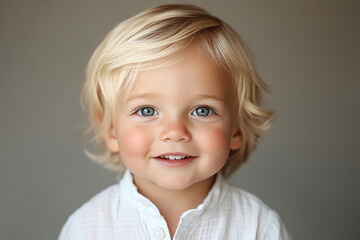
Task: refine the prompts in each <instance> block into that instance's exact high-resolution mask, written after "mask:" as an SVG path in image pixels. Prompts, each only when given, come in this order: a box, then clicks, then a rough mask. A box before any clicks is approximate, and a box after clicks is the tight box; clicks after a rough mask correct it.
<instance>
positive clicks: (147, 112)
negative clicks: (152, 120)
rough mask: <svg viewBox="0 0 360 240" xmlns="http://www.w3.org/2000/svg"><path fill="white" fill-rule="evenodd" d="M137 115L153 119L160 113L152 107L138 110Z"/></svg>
mask: <svg viewBox="0 0 360 240" xmlns="http://www.w3.org/2000/svg"><path fill="white" fill-rule="evenodd" d="M136 114H138V115H140V116H143V117H151V116H154V115H158V114H159V113H158V112H157V111H156V110H155V109H154V108H152V107H142V108H140V109H138V110H136Z"/></svg>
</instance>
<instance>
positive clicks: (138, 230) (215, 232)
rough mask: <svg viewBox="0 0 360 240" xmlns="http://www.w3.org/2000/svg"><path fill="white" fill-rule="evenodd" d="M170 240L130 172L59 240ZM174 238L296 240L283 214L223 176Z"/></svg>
mask: <svg viewBox="0 0 360 240" xmlns="http://www.w3.org/2000/svg"><path fill="white" fill-rule="evenodd" d="M72 239H114V240H115V239H154V240H161V239H167V240H170V239H171V238H170V234H169V230H168V227H167V224H166V222H165V219H164V218H163V217H162V216H161V214H160V212H159V210H158V209H157V207H156V206H155V205H154V204H153V203H151V202H150V200H148V199H147V198H145V197H144V196H142V195H141V194H139V193H138V191H137V188H136V186H135V185H134V184H133V180H132V174H131V173H130V172H129V171H127V172H126V173H125V175H124V176H123V178H122V179H121V180H120V182H119V184H116V185H113V186H110V187H109V188H107V189H105V190H103V191H102V192H100V193H99V194H97V195H96V196H94V197H93V198H92V199H90V200H89V201H88V202H87V203H85V204H84V205H83V206H81V207H80V208H79V209H78V210H77V211H75V212H74V213H73V214H72V215H71V216H70V217H69V218H68V220H67V222H66V224H65V225H64V226H63V228H62V230H61V233H60V236H59V240H72ZM173 239H197V240H198V239H207V240H208V239H223V240H226V239H240V240H241V239H243V240H250V239H251V240H253V239H264V240H265V239H266V240H270V239H271V240H272V239H276V240H280V239H290V237H289V235H288V233H287V231H286V229H285V227H284V225H283V223H282V222H281V220H280V218H279V216H278V214H277V213H276V212H275V211H273V210H271V209H270V208H269V207H268V206H266V205H265V204H264V203H263V202H261V200H259V199H258V198H257V197H255V196H254V195H252V194H250V193H248V192H246V191H244V190H241V189H238V188H235V187H232V186H230V185H229V184H228V183H227V182H226V181H225V180H224V179H223V177H222V176H221V175H220V174H218V175H217V178H216V181H215V184H214V186H213V188H212V189H211V191H210V192H209V194H208V196H207V197H206V199H205V201H204V202H203V203H202V204H200V205H199V206H198V207H197V208H196V209H192V210H188V211H186V212H185V213H183V215H182V216H181V218H180V222H179V226H178V228H177V230H176V233H175V235H174V238H173Z"/></svg>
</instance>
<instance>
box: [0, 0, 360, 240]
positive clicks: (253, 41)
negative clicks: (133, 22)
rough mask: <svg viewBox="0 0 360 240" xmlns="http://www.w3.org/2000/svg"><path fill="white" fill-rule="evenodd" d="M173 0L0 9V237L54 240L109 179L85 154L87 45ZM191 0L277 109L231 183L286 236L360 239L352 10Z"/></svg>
mask: <svg viewBox="0 0 360 240" xmlns="http://www.w3.org/2000/svg"><path fill="white" fill-rule="evenodd" d="M164 3H175V1H155V0H132V1H120V0H102V1H99V0H75V1H45V0H44V1H35V0H32V1H17V0H7V1H4V0H2V1H0V160H1V161H0V164H1V165H0V239H36V240H38V239H56V238H57V236H58V234H59V232H60V229H61V227H62V225H63V224H64V223H65V221H66V219H67V217H68V216H69V215H70V214H71V213H72V212H73V211H74V210H75V209H77V208H78V207H80V206H81V204H82V203H84V202H86V201H87V200H88V199H89V198H91V197H92V196H93V195H94V194H96V193H98V192H99V191H100V190H102V189H104V188H106V187H107V186H109V185H111V184H114V183H115V182H116V180H115V174H113V173H110V172H108V171H107V170H105V169H103V168H101V167H100V166H98V165H97V164H95V163H94V162H92V161H91V160H90V159H88V158H87V157H86V156H85V154H84V153H83V148H84V147H85V146H88V143H89V138H90V137H89V136H88V137H85V138H84V137H80V134H81V133H82V132H83V131H84V130H85V129H86V117H85V114H84V113H83V111H82V109H81V106H80V101H79V94H80V89H81V85H82V81H83V78H84V69H85V66H86V64H87V62H88V60H89V58H90V56H91V54H92V52H93V51H94V49H95V47H96V46H97V45H98V44H99V43H100V41H101V40H102V39H103V38H104V37H105V35H106V34H107V33H108V32H109V31H110V30H111V29H112V28H113V27H115V25H117V24H118V23H119V22H121V21H123V20H125V19H127V18H129V17H131V16H133V15H134V14H136V13H138V12H140V11H142V10H144V9H146V8H148V7H152V6H155V5H160V4H164ZM176 3H193V4H196V5H199V6H201V7H203V8H205V9H206V10H208V11H210V12H211V13H213V14H214V15H216V16H218V17H220V18H222V19H223V20H225V21H226V22H228V23H229V24H230V25H231V26H233V27H234V28H235V29H236V30H237V31H238V32H239V33H240V35H241V36H242V37H243V38H244V40H245V41H246V42H247V44H248V46H249V47H250V49H251V50H252V53H253V55H254V59H255V62H256V66H257V69H258V71H259V73H260V75H261V77H262V78H263V79H264V81H265V82H266V83H268V84H269V85H270V88H271V94H267V95H266V96H265V102H266V103H265V105H266V106H267V108H269V109H273V110H275V111H276V120H275V122H274V124H273V126H272V128H271V129H270V130H269V131H268V132H267V133H266V134H265V135H264V136H263V137H262V138H261V141H260V145H259V147H258V148H257V149H256V151H255V152H254V153H253V154H252V155H251V158H250V159H249V161H248V163H246V164H245V165H244V166H243V167H242V168H241V169H240V170H239V171H238V172H236V174H235V175H233V176H232V177H231V179H230V182H231V183H232V184H233V185H236V186H238V187H241V188H244V189H246V190H247V191H250V192H252V193H254V194H255V195H257V196H258V197H260V198H261V199H262V200H263V201H264V202H265V203H267V204H268V205H269V206H271V207H272V208H273V209H275V210H276V211H277V212H278V213H279V214H280V216H281V217H282V219H283V221H284V222H285V224H286V226H287V228H288V230H289V231H290V233H291V234H292V235H293V237H294V239H327V240H331V239H355V238H356V237H358V236H359V235H360V204H359V203H360V192H359V183H360V172H359V170H360V161H359V160H360V159H359V156H360V147H359V143H360V141H359V134H360V131H359V123H360V113H359V110H360V109H359V103H360V94H359V90H360V66H359V65H360V46H359V45H360V31H359V29H360V28H359V23H360V16H359V15H360V14H359V9H360V4H359V1H356V0H354V1H340V0H338V1H331V0H328V1H325V0H324V1H322V0H291V1H289V0H273V1H267V0H263V1H261V0H256V1H254V0H238V1H235V0H233V1H226V0H223V1H209V0H208V1H201V0H194V1H176Z"/></svg>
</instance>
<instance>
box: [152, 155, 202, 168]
mask: <svg viewBox="0 0 360 240" xmlns="http://www.w3.org/2000/svg"><path fill="white" fill-rule="evenodd" d="M195 158H196V157H189V158H184V159H178V160H168V159H163V158H154V159H155V160H156V161H158V162H159V163H161V164H163V165H165V166H167V167H182V166H186V165H188V164H190V163H191V162H192V161H194V159H195Z"/></svg>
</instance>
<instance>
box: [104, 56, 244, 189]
mask: <svg viewBox="0 0 360 240" xmlns="http://www.w3.org/2000/svg"><path fill="white" fill-rule="evenodd" d="M236 99H237V98H236V97H235V91H234V87H233V86H232V84H231V81H230V79H229V77H228V75H227V74H225V73H224V72H223V71H221V70H219V68H218V67H217V66H216V65H215V64H214V63H213V62H212V61H211V60H210V59H209V58H208V57H206V56H205V55H203V54H201V53H199V52H198V51H195V52H194V53H192V54H191V55H190V56H189V57H187V58H186V59H185V61H182V62H180V63H176V64H174V65H171V66H167V67H162V68H159V69H154V70H149V71H146V72H142V73H141V74H140V78H139V80H138V81H137V85H136V87H135V88H134V89H133V91H132V92H131V93H130V96H129V98H128V99H127V101H126V102H125V103H124V104H123V105H121V106H119V115H118V116H117V120H116V121H115V122H114V123H113V128H112V129H111V130H110V131H109V133H108V135H107V136H106V137H105V139H106V142H107V145H108V148H109V150H110V151H112V152H119V154H120V157H121V159H122V161H123V163H124V165H125V166H126V167H127V168H128V169H130V171H131V172H132V173H133V174H134V179H135V182H140V181H145V182H147V183H151V184H155V185H157V186H160V187H162V188H165V189H172V190H180V189H186V188H187V187H189V186H191V185H193V184H194V183H197V182H201V181H206V180H209V179H212V177H213V176H214V174H216V173H217V172H218V171H219V170H220V169H221V168H222V167H223V166H224V164H225V163H226V160H227V158H228V155H229V151H230V149H233V150H235V149H238V148H240V146H241V136H240V133H239V131H238V128H237V126H236V122H235V116H236V113H237V111H236V107H237V100H236ZM169 155H170V156H171V155H177V157H186V158H185V159H180V160H176V159H175V160H171V159H164V158H165V157H164V156H169ZM160 156H162V157H160Z"/></svg>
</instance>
